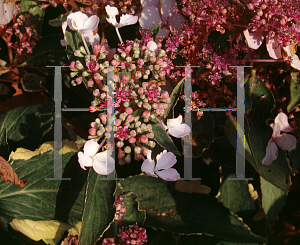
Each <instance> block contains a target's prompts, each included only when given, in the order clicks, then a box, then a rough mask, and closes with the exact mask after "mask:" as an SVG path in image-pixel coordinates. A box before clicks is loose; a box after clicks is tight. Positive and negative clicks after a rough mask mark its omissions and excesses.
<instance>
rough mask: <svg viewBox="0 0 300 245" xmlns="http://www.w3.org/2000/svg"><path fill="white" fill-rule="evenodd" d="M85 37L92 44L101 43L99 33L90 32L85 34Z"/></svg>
mask: <svg viewBox="0 0 300 245" xmlns="http://www.w3.org/2000/svg"><path fill="white" fill-rule="evenodd" d="M83 36H84V37H85V39H86V40H88V42H89V43H90V44H92V46H94V45H95V44H99V43H100V36H99V34H98V33H96V34H95V35H94V34H93V33H92V32H90V33H86V34H84V35H83Z"/></svg>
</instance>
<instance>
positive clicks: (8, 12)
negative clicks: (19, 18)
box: [0, 0, 16, 25]
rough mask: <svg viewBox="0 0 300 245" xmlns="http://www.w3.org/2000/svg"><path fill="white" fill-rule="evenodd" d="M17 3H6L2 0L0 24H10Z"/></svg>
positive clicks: (0, 3) (0, 1) (0, 0)
mask: <svg viewBox="0 0 300 245" xmlns="http://www.w3.org/2000/svg"><path fill="white" fill-rule="evenodd" d="M15 6H16V5H15V3H14V2H9V3H5V2H4V0H0V25H6V24H8V23H9V22H10V21H11V20H12V19H13V16H14V11H15Z"/></svg>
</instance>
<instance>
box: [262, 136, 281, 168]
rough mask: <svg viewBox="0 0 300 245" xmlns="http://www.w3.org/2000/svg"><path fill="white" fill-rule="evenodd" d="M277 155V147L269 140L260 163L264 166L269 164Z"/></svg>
mask: <svg viewBox="0 0 300 245" xmlns="http://www.w3.org/2000/svg"><path fill="white" fill-rule="evenodd" d="M277 156H278V148H277V145H276V143H275V142H274V141H271V140H270V141H269V143H268V146H267V149H266V156H265V158H264V159H263V160H262V164H263V165H265V166H270V165H271V164H272V162H273V161H274V160H276V159H277Z"/></svg>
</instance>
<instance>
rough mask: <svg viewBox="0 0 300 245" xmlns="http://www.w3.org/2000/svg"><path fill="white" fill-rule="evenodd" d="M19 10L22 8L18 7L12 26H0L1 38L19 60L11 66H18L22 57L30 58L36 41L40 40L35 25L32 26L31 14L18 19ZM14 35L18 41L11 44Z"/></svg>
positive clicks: (21, 15) (20, 16)
mask: <svg viewBox="0 0 300 245" xmlns="http://www.w3.org/2000/svg"><path fill="white" fill-rule="evenodd" d="M18 10H20V7H19V5H16V8H15V12H14V16H13V20H12V25H11V24H8V25H0V37H1V38H2V39H3V40H4V41H5V42H6V43H7V47H8V49H9V50H13V51H14V52H15V55H16V56H17V59H14V60H15V61H14V63H15V64H11V65H12V66H14V65H16V64H18V63H19V61H20V59H21V58H22V57H23V58H28V57H29V55H28V54H30V53H32V49H33V48H34V47H35V45H36V41H38V40H39V38H40V37H39V35H38V34H37V32H36V30H35V27H34V25H31V22H30V20H29V17H30V14H26V15H23V14H20V15H19V16H18V17H17V11H18ZM13 35H15V36H16V37H17V41H15V42H14V43H13V42H11V39H12V37H13ZM9 55H10V54H9Z"/></svg>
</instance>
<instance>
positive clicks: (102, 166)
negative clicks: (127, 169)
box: [93, 150, 115, 175]
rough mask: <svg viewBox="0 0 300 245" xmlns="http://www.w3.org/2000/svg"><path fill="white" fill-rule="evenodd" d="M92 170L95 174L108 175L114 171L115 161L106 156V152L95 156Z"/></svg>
mask: <svg viewBox="0 0 300 245" xmlns="http://www.w3.org/2000/svg"><path fill="white" fill-rule="evenodd" d="M95 157H96V158H95V160H94V161H93V169H94V170H95V172H96V173H97V174H101V175H108V174H110V173H112V172H113V171H114V170H115V160H114V159H113V158H112V157H111V156H107V150H106V151H103V152H100V153H98V154H96V156H95Z"/></svg>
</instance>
